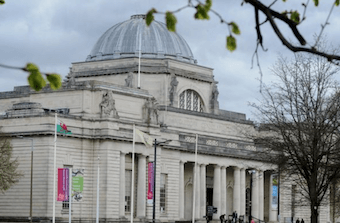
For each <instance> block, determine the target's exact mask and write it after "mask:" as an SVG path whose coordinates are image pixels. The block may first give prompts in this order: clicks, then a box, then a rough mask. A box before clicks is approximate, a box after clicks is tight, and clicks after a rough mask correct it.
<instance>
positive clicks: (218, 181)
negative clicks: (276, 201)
mask: <svg viewBox="0 0 340 223" xmlns="http://www.w3.org/2000/svg"><path fill="white" fill-rule="evenodd" d="M184 164H185V162H183V161H181V162H180V172H179V177H180V185H179V186H180V187H179V217H180V219H184V209H185V208H184V205H185V204H184V190H185V187H184ZM207 165H208V164H197V166H196V168H195V167H194V168H193V183H194V184H195V185H194V188H195V194H194V197H195V204H194V210H195V218H196V219H202V218H203V216H204V215H205V214H206V168H207ZM232 168H233V178H234V180H233V182H234V183H233V200H232V205H233V211H236V212H237V213H238V216H240V215H245V214H246V168H244V167H238V166H232ZM195 172H196V173H195ZM251 176H252V178H253V179H252V197H251V200H252V216H253V217H255V218H257V219H261V220H263V219H264V171H263V170H252V175H251ZM226 178H227V166H221V165H218V164H215V165H214V176H213V179H214V180H213V206H214V207H217V213H216V214H214V215H213V218H214V219H219V216H220V215H222V214H226V213H227V179H226ZM269 188H271V187H269ZM268 193H269V194H270V192H268ZM229 203H231V201H229ZM269 203H270V204H269V207H268V208H270V206H271V200H270V201H269ZM269 218H271V215H270V214H269ZM269 220H273V219H269Z"/></svg>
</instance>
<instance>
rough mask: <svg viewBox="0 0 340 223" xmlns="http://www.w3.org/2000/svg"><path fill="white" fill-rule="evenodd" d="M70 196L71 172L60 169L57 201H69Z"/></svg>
mask: <svg viewBox="0 0 340 223" xmlns="http://www.w3.org/2000/svg"><path fill="white" fill-rule="evenodd" d="M68 195H69V170H68V168H58V197H57V201H68V197H69V196H68Z"/></svg>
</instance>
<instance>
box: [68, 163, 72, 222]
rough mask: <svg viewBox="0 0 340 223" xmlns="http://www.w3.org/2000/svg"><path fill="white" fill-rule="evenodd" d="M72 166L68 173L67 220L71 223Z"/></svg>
mask: <svg viewBox="0 0 340 223" xmlns="http://www.w3.org/2000/svg"><path fill="white" fill-rule="evenodd" d="M71 191H72V168H69V173H68V204H69V207H68V211H69V212H68V222H69V223H71V221H72V219H71V217H72V216H71V215H72V192H71Z"/></svg>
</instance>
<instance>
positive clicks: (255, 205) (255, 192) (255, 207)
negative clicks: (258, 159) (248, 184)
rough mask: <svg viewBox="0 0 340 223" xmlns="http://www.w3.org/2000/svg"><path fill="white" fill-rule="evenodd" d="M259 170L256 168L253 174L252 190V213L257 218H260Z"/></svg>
mask: <svg viewBox="0 0 340 223" xmlns="http://www.w3.org/2000/svg"><path fill="white" fill-rule="evenodd" d="M258 176H259V174H258V171H257V170H255V171H254V173H253V174H252V178H253V188H252V191H251V203H252V204H251V215H252V216H253V217H255V218H259V187H258V184H259V180H258V178H259V177H258Z"/></svg>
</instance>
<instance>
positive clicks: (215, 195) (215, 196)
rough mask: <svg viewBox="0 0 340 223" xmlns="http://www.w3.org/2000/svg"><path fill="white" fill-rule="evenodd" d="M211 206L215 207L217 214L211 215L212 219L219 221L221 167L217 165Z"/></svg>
mask: <svg viewBox="0 0 340 223" xmlns="http://www.w3.org/2000/svg"><path fill="white" fill-rule="evenodd" d="M213 206H214V207H217V213H216V214H214V215H213V219H217V220H219V217H220V215H221V167H220V166H219V165H217V164H216V165H215V168H214V191H213Z"/></svg>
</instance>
